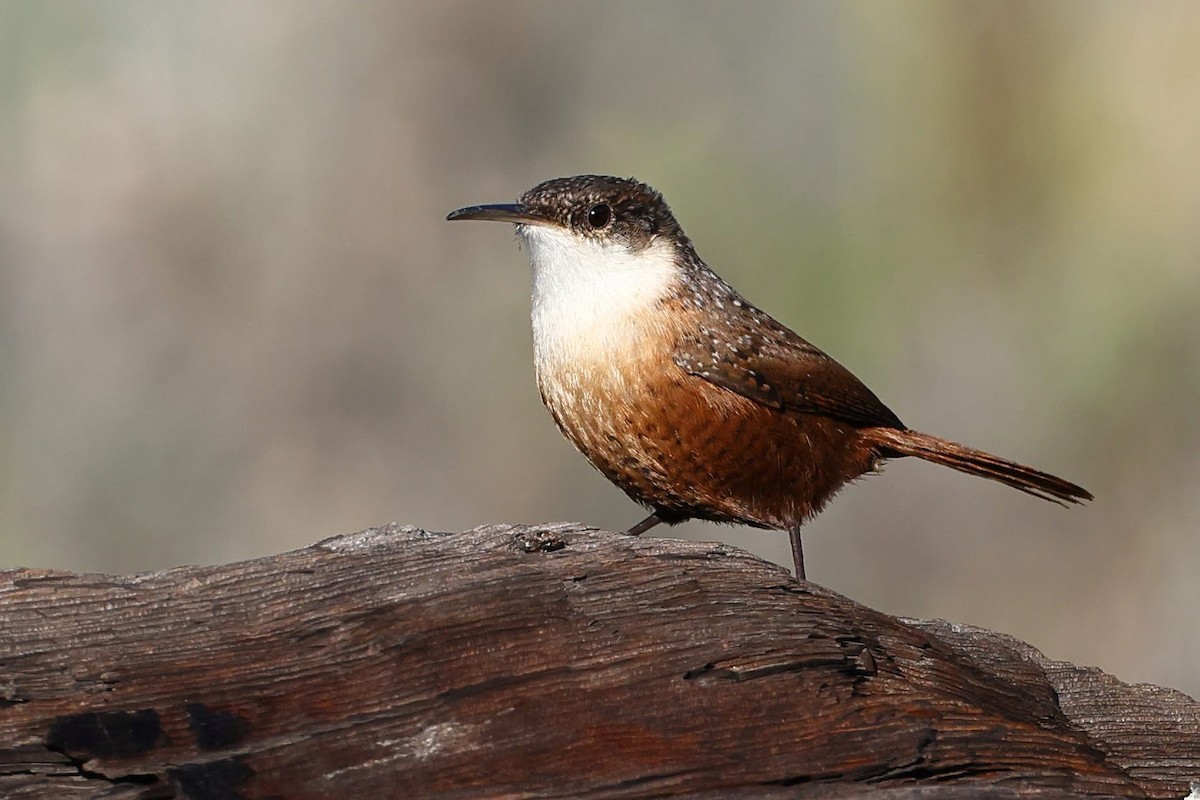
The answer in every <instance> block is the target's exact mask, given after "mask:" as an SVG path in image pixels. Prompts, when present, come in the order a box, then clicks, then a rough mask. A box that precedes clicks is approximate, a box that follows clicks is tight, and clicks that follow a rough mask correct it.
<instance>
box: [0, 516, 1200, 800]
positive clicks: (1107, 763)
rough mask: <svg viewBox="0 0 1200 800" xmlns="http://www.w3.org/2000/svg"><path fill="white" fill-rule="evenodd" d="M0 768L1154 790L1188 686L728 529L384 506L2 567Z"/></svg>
mask: <svg viewBox="0 0 1200 800" xmlns="http://www.w3.org/2000/svg"><path fill="white" fill-rule="evenodd" d="M0 625H2V626H3V633H2V635H0V797H5V798H34V797H38V798H40V797H53V798H84V797H105V798H168V797H180V798H182V797H189V798H204V799H205V800H210V799H214V798H272V797H273V798H326V797H349V798H357V797H361V798H390V797H395V798H407V797H446V798H468V797H470V798H475V797H512V798H516V797H521V798H534V797H539V798H540V797H546V798H549V797H583V798H644V797H646V798H648V797H690V798H717V797H735V798H785V797H789V798H790V797H847V796H857V795H860V794H872V795H876V796H879V797H895V798H916V797H921V798H926V797H929V798H941V797H981V798H983V797H986V798H1008V797H1030V796H1036V797H1046V798H1052V797H1064V798H1065V797H1081V796H1124V797H1143V796H1145V797H1163V798H1166V797H1182V796H1183V795H1185V794H1187V792H1188V781H1189V780H1194V779H1196V778H1197V777H1198V776H1200V706H1198V704H1197V703H1196V702H1195V701H1193V700H1192V699H1191V698H1188V697H1186V696H1184V695H1182V694H1180V693H1178V692H1172V691H1170V690H1165V689H1160V688H1158V687H1145V686H1127V685H1125V684H1122V683H1120V682H1119V681H1116V680H1115V679H1113V678H1111V677H1109V676H1107V675H1104V674H1103V673H1100V672H1098V671H1096V670H1089V669H1079V668H1076V667H1073V666H1071V665H1069V664H1063V663H1061V662H1053V661H1048V660H1047V659H1045V658H1044V657H1042V656H1041V655H1040V654H1039V653H1037V652H1036V651H1035V650H1033V649H1032V648H1030V647H1028V646H1027V645H1024V644H1022V643H1020V642H1017V641H1016V640H1012V639H1010V638H1008V637H1004V636H1001V635H998V634H992V633H990V632H987V631H981V630H978V629H968V628H963V627H957V626H953V625H950V624H949V623H941V622H915V621H904V620H898V619H895V618H892V617H889V616H887V615H884V614H881V613H879V612H876V611H873V610H871V609H869V608H866V607H864V606H861V605H859V604H856V603H854V602H853V601H850V600H848V599H846V598H844V597H842V596H840V595H837V594H835V593H833V592H831V591H828V590H826V589H823V588H821V587H818V586H816V585H813V584H800V583H796V582H795V581H793V580H791V579H790V578H789V576H788V575H787V573H785V572H784V571H783V570H782V569H780V568H779V567H777V566H775V565H773V564H768V563H766V562H763V561H761V560H758V559H756V558H754V557H753V556H750V555H749V554H747V553H745V552H743V551H741V550H738V549H736V548H731V547H727V546H724V545H718V544H706V543H696V542H685V541H679V540H673V539H644V540H642V539H632V538H629V537H625V536H622V535H618V534H611V533H605V532H600V531H596V530H592V529H587V528H582V527H579V526H575V525H551V526H537V527H524V526H510V525H492V526H487V527H483V528H479V529H476V530H472V531H467V532H465V533H455V534H437V533H428V532H425V531H421V530H417V529H414V528H403V527H397V526H391V527H387V528H382V529H373V530H368V531H364V532H362V533H358V534H354V535H350V536H343V537H338V538H334V539H330V540H327V541H324V542H321V543H319V544H317V545H314V546H312V547H309V548H306V549H304V550H299V551H296V552H291V553H285V554H282V555H278V556H272V557H269V558H263V559H258V560H255V561H248V562H243V563H238V564H231V565H226V566H218V567H180V568H176V569H172V570H167V571H165V572H159V573H154V574H147V575H136V576H125V577H114V576H104V575H77V574H72V573H65V572H52V571H39V570H13V571H8V572H4V573H0Z"/></svg>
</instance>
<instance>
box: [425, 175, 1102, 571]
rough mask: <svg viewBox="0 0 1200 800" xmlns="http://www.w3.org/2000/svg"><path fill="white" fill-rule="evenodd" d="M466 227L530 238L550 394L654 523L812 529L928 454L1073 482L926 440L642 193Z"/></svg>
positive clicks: (995, 471) (569, 192)
mask: <svg viewBox="0 0 1200 800" xmlns="http://www.w3.org/2000/svg"><path fill="white" fill-rule="evenodd" d="M447 219H449V220H471V219H474V220H493V221H496V222H509V223H512V224H513V225H515V226H516V232H517V236H518V238H519V240H520V241H521V242H522V243H523V244H524V245H525V247H526V248H527V249H528V253H529V261H530V263H531V265H532V267H533V313H532V318H533V348H534V363H535V368H536V372H537V383H538V389H539V390H540V391H541V396H542V402H543V403H545V405H546V408H548V409H549V410H550V414H551V415H552V416H553V417H554V422H555V423H556V424H557V425H558V428H559V430H560V431H562V433H563V434H564V435H565V436H566V437H567V438H568V439H569V440H570V441H571V442H572V443H573V444H574V445H575V447H577V448H578V449H579V451H580V452H581V453H583V455H585V456H586V457H587V459H588V460H589V461H591V462H592V464H593V465H594V466H595V467H596V468H597V469H598V470H600V472H602V473H604V475H605V476H606V477H607V478H608V479H609V480H610V481H612V482H613V483H615V484H616V485H617V486H619V487H620V488H621V489H623V490H624V491H625V493H626V494H627V495H629V497H631V498H632V499H633V500H634V501H635V502H637V503H640V504H641V505H643V506H645V507H646V508H648V509H650V511H651V512H652V513H651V514H650V516H648V517H646V518H645V519H644V520H642V521H641V522H639V523H638V524H637V525H634V526H633V527H632V528H630V529H629V531H628V533H630V534H631V535H635V536H636V535H638V534H641V533H644V532H645V531H647V530H649V529H650V528H652V527H654V526H655V525H657V524H659V523H660V522H665V523H667V524H668V525H673V524H675V523H679V522H683V521H684V520H687V519H692V518H698V519H706V520H712V521H714V522H729V523H741V524H744V525H751V526H754V527H756V528H771V529H776V530H786V531H788V532H789V534H790V536H791V543H792V557H793V559H794V561H795V566H796V576H797V577H798V578H800V579H804V577H805V571H804V551H803V547H802V544H801V539H800V526H801V525H802V524H803V523H804V521H805V520H807V519H808V518H809V517H811V516H813V515H814V514H816V513H817V512H818V511H820V510H821V508H822V507H823V506H824V505H825V503H827V502H828V501H829V499H830V498H831V497H832V496H833V495H834V494H835V493H836V492H837V491H838V489H840V488H841V487H842V486H843V485H845V484H846V483H847V482H848V481H852V480H854V479H855V478H858V477H860V476H862V475H864V474H866V473H869V472H873V471H876V470H878V469H879V467H880V466H881V464H882V462H884V461H886V460H888V459H892V458H900V457H903V456H915V457H917V458H921V459H924V460H926V461H932V462H934V463H936V464H944V465H945V466H947V467H951V468H953V469H956V470H959V471H960V472H966V473H969V474H971V475H979V476H982V477H984V478H990V479H992V480H995V481H999V482H1000V483H1003V484H1006V485H1008V486H1011V487H1013V488H1014V489H1019V490H1020V491H1022V492H1025V493H1026V494H1031V495H1033V496H1034V497H1040V498H1042V499H1045V500H1050V501H1053V502H1057V503H1059V504H1060V505H1061V504H1065V503H1079V502H1082V501H1084V500H1090V499H1092V495H1091V494H1090V493H1088V492H1087V491H1086V490H1084V489H1082V488H1081V487H1079V486H1076V485H1075V484H1073V483H1070V482H1068V481H1065V480H1063V479H1062V478H1058V477H1055V476H1054V475H1050V474H1047V473H1045V472H1041V471H1039V470H1036V469H1032V468H1031V467H1026V466H1023V465H1021V464H1017V463H1015V462H1013V461H1009V460H1007V459H1004V458H1000V457H998V456H994V455H991V454H989V453H985V452H983V451H981V450H974V449H972V448H969V447H965V446H963V445H961V444H957V443H955V442H951V441H948V440H946V439H941V438H938V437H936V436H931V435H929V434H927V433H920V432H918V431H914V430H912V429H910V428H908V427H906V426H905V425H904V423H902V422H901V421H900V419H899V418H898V417H897V416H896V415H895V414H894V413H892V411H891V410H890V409H889V408H888V407H887V406H885V405H884V404H883V403H882V402H880V400H879V398H877V397H876V396H875V394H874V393H873V392H872V391H871V390H870V389H868V388H867V387H866V386H865V385H864V384H863V383H862V382H861V381H860V380H858V378H856V377H854V375H852V374H851V373H850V371H849V370H847V369H846V368H845V367H843V366H842V365H841V364H839V363H838V362H836V361H834V360H833V359H832V358H830V357H829V356H827V355H826V354H825V353H824V352H822V351H821V350H819V349H817V348H816V347H814V346H813V345H811V344H809V343H808V342H807V341H805V340H804V339H802V338H801V337H800V336H798V335H797V334H795V333H794V332H792V330H791V329H789V328H787V327H786V326H784V325H783V324H781V323H779V322H777V321H776V320H774V319H773V318H772V317H770V316H769V315H768V314H767V313H766V312H764V311H761V310H759V309H758V308H756V307H755V306H754V305H752V304H750V303H749V302H748V301H747V300H746V299H745V298H743V297H742V296H741V295H740V294H738V293H737V292H736V291H735V290H734V289H733V288H732V287H731V286H730V285H729V284H727V283H726V282H725V281H723V280H722V279H721V278H720V277H718V276H717V274H716V273H715V272H713V271H712V270H711V269H709V267H708V265H707V264H705V263H704V262H703V261H702V260H701V259H700V257H699V256H698V255H696V251H695V249H694V248H693V247H692V243H691V241H690V240H689V239H688V237H687V235H686V234H684V232H683V229H682V228H681V227H680V226H679V223H678V222H676V221H675V217H674V216H673V215H672V213H671V209H670V208H669V207H668V206H667V204H666V202H665V201H664V200H663V198H662V195H661V194H659V193H658V192H657V191H655V190H654V189H652V188H650V187H649V186H646V185H645V184H643V183H639V182H638V181H636V180H633V179H624V178H612V177H605V176H599V175H580V176H577V177H573V178H555V179H553V180H549V181H546V182H545V183H541V184H539V185H537V186H535V187H533V188H532V189H530V190H529V191H527V192H525V194H523V195H521V197H520V198H519V199H518V201H517V202H516V203H512V204H502V205H483V206H469V207H467V208H460V209H459V210H457V211H455V212H453V213H451V214H450V215H449V216H447Z"/></svg>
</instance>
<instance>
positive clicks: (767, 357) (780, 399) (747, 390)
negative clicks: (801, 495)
mask: <svg viewBox="0 0 1200 800" xmlns="http://www.w3.org/2000/svg"><path fill="white" fill-rule="evenodd" d="M761 322H762V324H761V325H756V326H755V327H754V328H753V329H741V330H736V331H728V330H719V331H717V330H713V329H712V328H705V329H704V330H703V331H702V333H701V334H698V335H693V336H687V337H685V338H684V339H683V340H682V341H680V343H679V344H678V346H677V347H676V350H675V354H674V360H675V363H676V364H677V365H679V366H680V367H681V368H682V369H684V370H685V371H686V372H689V373H691V374H692V375H695V376H697V377H699V378H703V379H704V380H706V381H708V382H710V383H712V384H714V385H716V386H720V387H721V388H722V389H727V390H729V391H731V392H735V393H737V394H740V395H741V396H743V397H746V398H748V399H750V400H753V401H755V402H756V403H761V404H762V405H764V406H768V407H770V408H777V409H780V410H786V411H792V412H795V413H799V414H820V415H822V416H826V417H832V418H834V419H838V420H841V421H843V422H847V423H850V424H851V425H855V426H857V427H884V428H903V427H904V424H903V423H902V422H900V420H899V418H897V417H896V415H895V414H893V413H892V411H891V409H889V408H888V407H887V406H885V405H884V404H883V403H882V402H881V401H880V400H879V398H878V397H876V396H875V393H874V392H872V391H871V390H870V389H868V388H867V387H866V386H865V385H864V384H863V383H862V381H860V380H859V379H858V378H856V377H854V374H853V373H851V372H850V370H848V369H846V368H845V367H843V366H842V365H841V364H839V363H838V362H836V361H834V360H833V359H832V358H830V357H829V356H827V355H826V354H825V353H824V352H822V351H821V350H820V349H818V348H817V347H814V346H813V345H811V344H809V343H808V342H806V341H805V340H804V339H802V338H800V337H799V336H798V335H796V334H795V333H793V332H792V331H791V330H789V329H788V328H785V327H784V326H783V325H780V324H778V323H776V322H775V321H774V320H771V319H770V318H767V319H764V320H762V321H761ZM772 323H773V324H772Z"/></svg>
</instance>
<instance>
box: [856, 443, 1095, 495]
mask: <svg viewBox="0 0 1200 800" xmlns="http://www.w3.org/2000/svg"><path fill="white" fill-rule="evenodd" d="M864 433H868V436H869V438H870V440H871V441H873V442H875V443H876V444H878V445H879V447H880V448H881V449H882V450H883V454H884V455H885V456H891V455H902V456H915V457H916V458H921V459H924V460H925V461H932V462H933V463H935V464H943V465H945V466H947V467H950V468H951V469H956V470H958V471H959V472H966V473H967V474H969V475H978V476H980V477H982V478H991V479H992V480H994V481H999V482H1000V483H1003V484H1004V485H1006V486H1011V487H1012V488H1014V489H1019V490H1020V491H1022V492H1025V493H1026V494H1031V495H1033V496H1034V497H1040V498H1042V499H1043V500H1049V501H1050V502H1052V503H1058V504H1059V505H1061V506H1065V505H1066V504H1067V503H1082V502H1083V501H1085V500H1091V499H1092V493H1091V492H1089V491H1088V490H1086V489H1084V488H1083V487H1081V486H1076V485H1075V484H1073V483H1071V482H1070V481H1065V480H1063V479H1062V478H1059V477H1057V476H1055V475H1051V474H1050V473H1048V472H1042V471H1041V470H1036V469H1034V468H1033V467H1026V466H1024V465H1022V464H1018V463H1016V462H1015V461H1009V460H1008V459H1005V458H1000V457H999V456H994V455H992V454H991V453H985V452H983V451H982V450H974V449H972V448H970V447H965V446H963V445H961V444H958V443H957V442H952V441H950V440H948V439H939V438H938V437H937V436H930V435H929V434H927V433H921V432H920V431H913V430H907V429H903V428H871V429H870V430H869V432H866V431H864Z"/></svg>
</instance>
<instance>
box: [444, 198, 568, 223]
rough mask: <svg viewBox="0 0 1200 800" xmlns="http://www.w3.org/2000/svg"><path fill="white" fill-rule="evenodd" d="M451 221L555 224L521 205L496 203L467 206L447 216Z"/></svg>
mask: <svg viewBox="0 0 1200 800" xmlns="http://www.w3.org/2000/svg"><path fill="white" fill-rule="evenodd" d="M446 219H448V220H450V221H452V222H453V221H454V220H459V219H480V220H487V221H490V222H511V223H512V224H514V225H551V224H553V223H551V222H550V220H548V219H546V218H545V217H543V216H541V215H540V214H536V213H534V212H533V211H532V210H531V209H529V208H526V207H525V206H523V205H521V204H520V203H496V204H493V205H487V206H467V207H466V208H460V209H459V210H458V211H451V212H450V213H449V214H447V215H446Z"/></svg>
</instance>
